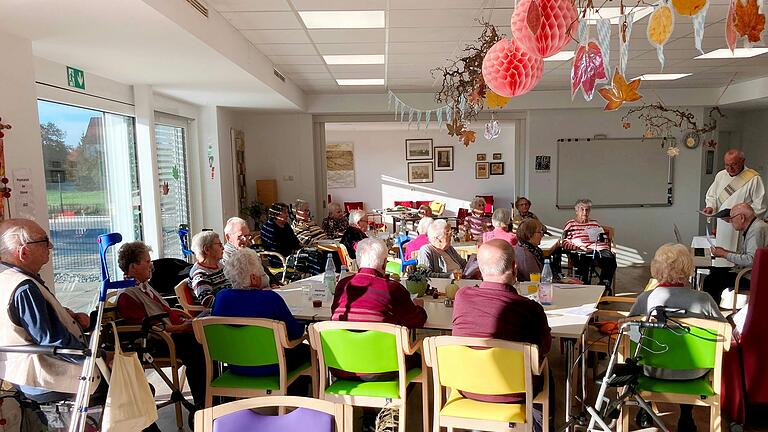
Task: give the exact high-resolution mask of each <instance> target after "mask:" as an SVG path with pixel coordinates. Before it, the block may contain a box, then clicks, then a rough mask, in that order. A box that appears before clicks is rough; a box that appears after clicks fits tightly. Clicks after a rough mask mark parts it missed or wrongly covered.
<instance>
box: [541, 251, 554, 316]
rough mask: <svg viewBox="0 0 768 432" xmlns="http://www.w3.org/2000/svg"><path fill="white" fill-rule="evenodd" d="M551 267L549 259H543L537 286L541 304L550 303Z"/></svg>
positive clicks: (551, 292)
mask: <svg viewBox="0 0 768 432" xmlns="http://www.w3.org/2000/svg"><path fill="white" fill-rule="evenodd" d="M553 293H554V289H553V288H552V269H551V268H550V267H549V259H545V260H544V269H543V270H542V271H541V286H540V287H539V301H540V302H541V304H543V305H551V304H552V295H553Z"/></svg>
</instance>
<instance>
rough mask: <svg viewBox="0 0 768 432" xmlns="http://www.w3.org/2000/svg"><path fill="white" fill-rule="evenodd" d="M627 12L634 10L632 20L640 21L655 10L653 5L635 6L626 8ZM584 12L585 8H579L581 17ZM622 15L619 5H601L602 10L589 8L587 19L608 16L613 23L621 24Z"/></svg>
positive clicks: (594, 19) (599, 18) (595, 19)
mask: <svg viewBox="0 0 768 432" xmlns="http://www.w3.org/2000/svg"><path fill="white" fill-rule="evenodd" d="M624 11H625V13H630V12H634V14H635V15H634V17H633V18H632V22H633V23H635V22H638V21H640V20H641V19H643V18H645V17H646V16H648V15H650V14H651V13H652V12H653V7H651V6H646V7H642V6H635V7H631V8H624ZM583 12H584V10H583V9H579V17H581V14H582V13H583ZM620 17H621V8H618V7H601V8H600V10H595V9H587V16H586V20H587V21H592V22H595V21H600V20H601V19H604V18H608V19H610V20H611V24H619V18H620Z"/></svg>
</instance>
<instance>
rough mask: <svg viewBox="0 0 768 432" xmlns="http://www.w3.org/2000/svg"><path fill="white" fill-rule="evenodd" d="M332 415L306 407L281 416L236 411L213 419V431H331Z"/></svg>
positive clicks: (332, 429)
mask: <svg viewBox="0 0 768 432" xmlns="http://www.w3.org/2000/svg"><path fill="white" fill-rule="evenodd" d="M333 426H334V422H333V416H332V415H331V414H328V413H324V412H320V411H315V410H312V409H307V408H297V409H296V410H294V411H291V412H289V413H288V414H285V415H281V416H272V415H262V414H257V413H255V412H253V411H251V410H243V411H236V412H233V413H231V414H227V415H224V416H221V417H219V418H217V419H216V420H214V421H213V432H243V431H246V430H247V431H249V432H250V431H253V432H333V431H334V430H335V429H334V427H333Z"/></svg>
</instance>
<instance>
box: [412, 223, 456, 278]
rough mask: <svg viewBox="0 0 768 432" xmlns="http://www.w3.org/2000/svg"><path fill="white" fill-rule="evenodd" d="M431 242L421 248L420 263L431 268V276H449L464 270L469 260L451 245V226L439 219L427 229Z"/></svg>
mask: <svg viewBox="0 0 768 432" xmlns="http://www.w3.org/2000/svg"><path fill="white" fill-rule="evenodd" d="M427 237H428V239H429V244H426V245H424V246H422V247H421V249H419V258H418V261H419V264H418V265H420V266H426V267H427V268H429V271H430V274H429V276H430V277H436V278H447V277H450V276H451V275H452V274H453V273H454V272H457V271H458V272H461V273H463V272H464V267H466V265H467V260H465V259H464V258H462V257H461V255H459V253H458V252H456V249H454V248H453V246H451V227H450V226H449V225H448V223H447V222H446V221H445V220H443V219H438V220H436V221H434V222H432V224H431V225H430V226H429V228H428V229H427Z"/></svg>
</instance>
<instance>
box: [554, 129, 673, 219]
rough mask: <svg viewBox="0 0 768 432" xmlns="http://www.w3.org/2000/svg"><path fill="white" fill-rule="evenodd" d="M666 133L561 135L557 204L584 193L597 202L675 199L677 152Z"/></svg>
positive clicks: (609, 204) (641, 204) (619, 204)
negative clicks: (669, 152) (673, 152)
mask: <svg viewBox="0 0 768 432" xmlns="http://www.w3.org/2000/svg"><path fill="white" fill-rule="evenodd" d="M663 144H665V140H664V139H663V138H646V139H641V138H625V139H598V140H595V139H590V138H587V139H584V138H581V139H578V138H571V139H559V140H558V141H557V207H558V208H573V204H574V203H575V202H576V200H578V199H580V198H589V199H591V200H592V203H593V205H594V206H595V207H645V206H648V207H651V206H669V205H672V178H673V176H672V173H673V170H674V164H673V161H674V158H670V157H669V156H667V154H666V151H665V148H666V147H667V146H666V145H664V146H663V147H662V145H663Z"/></svg>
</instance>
